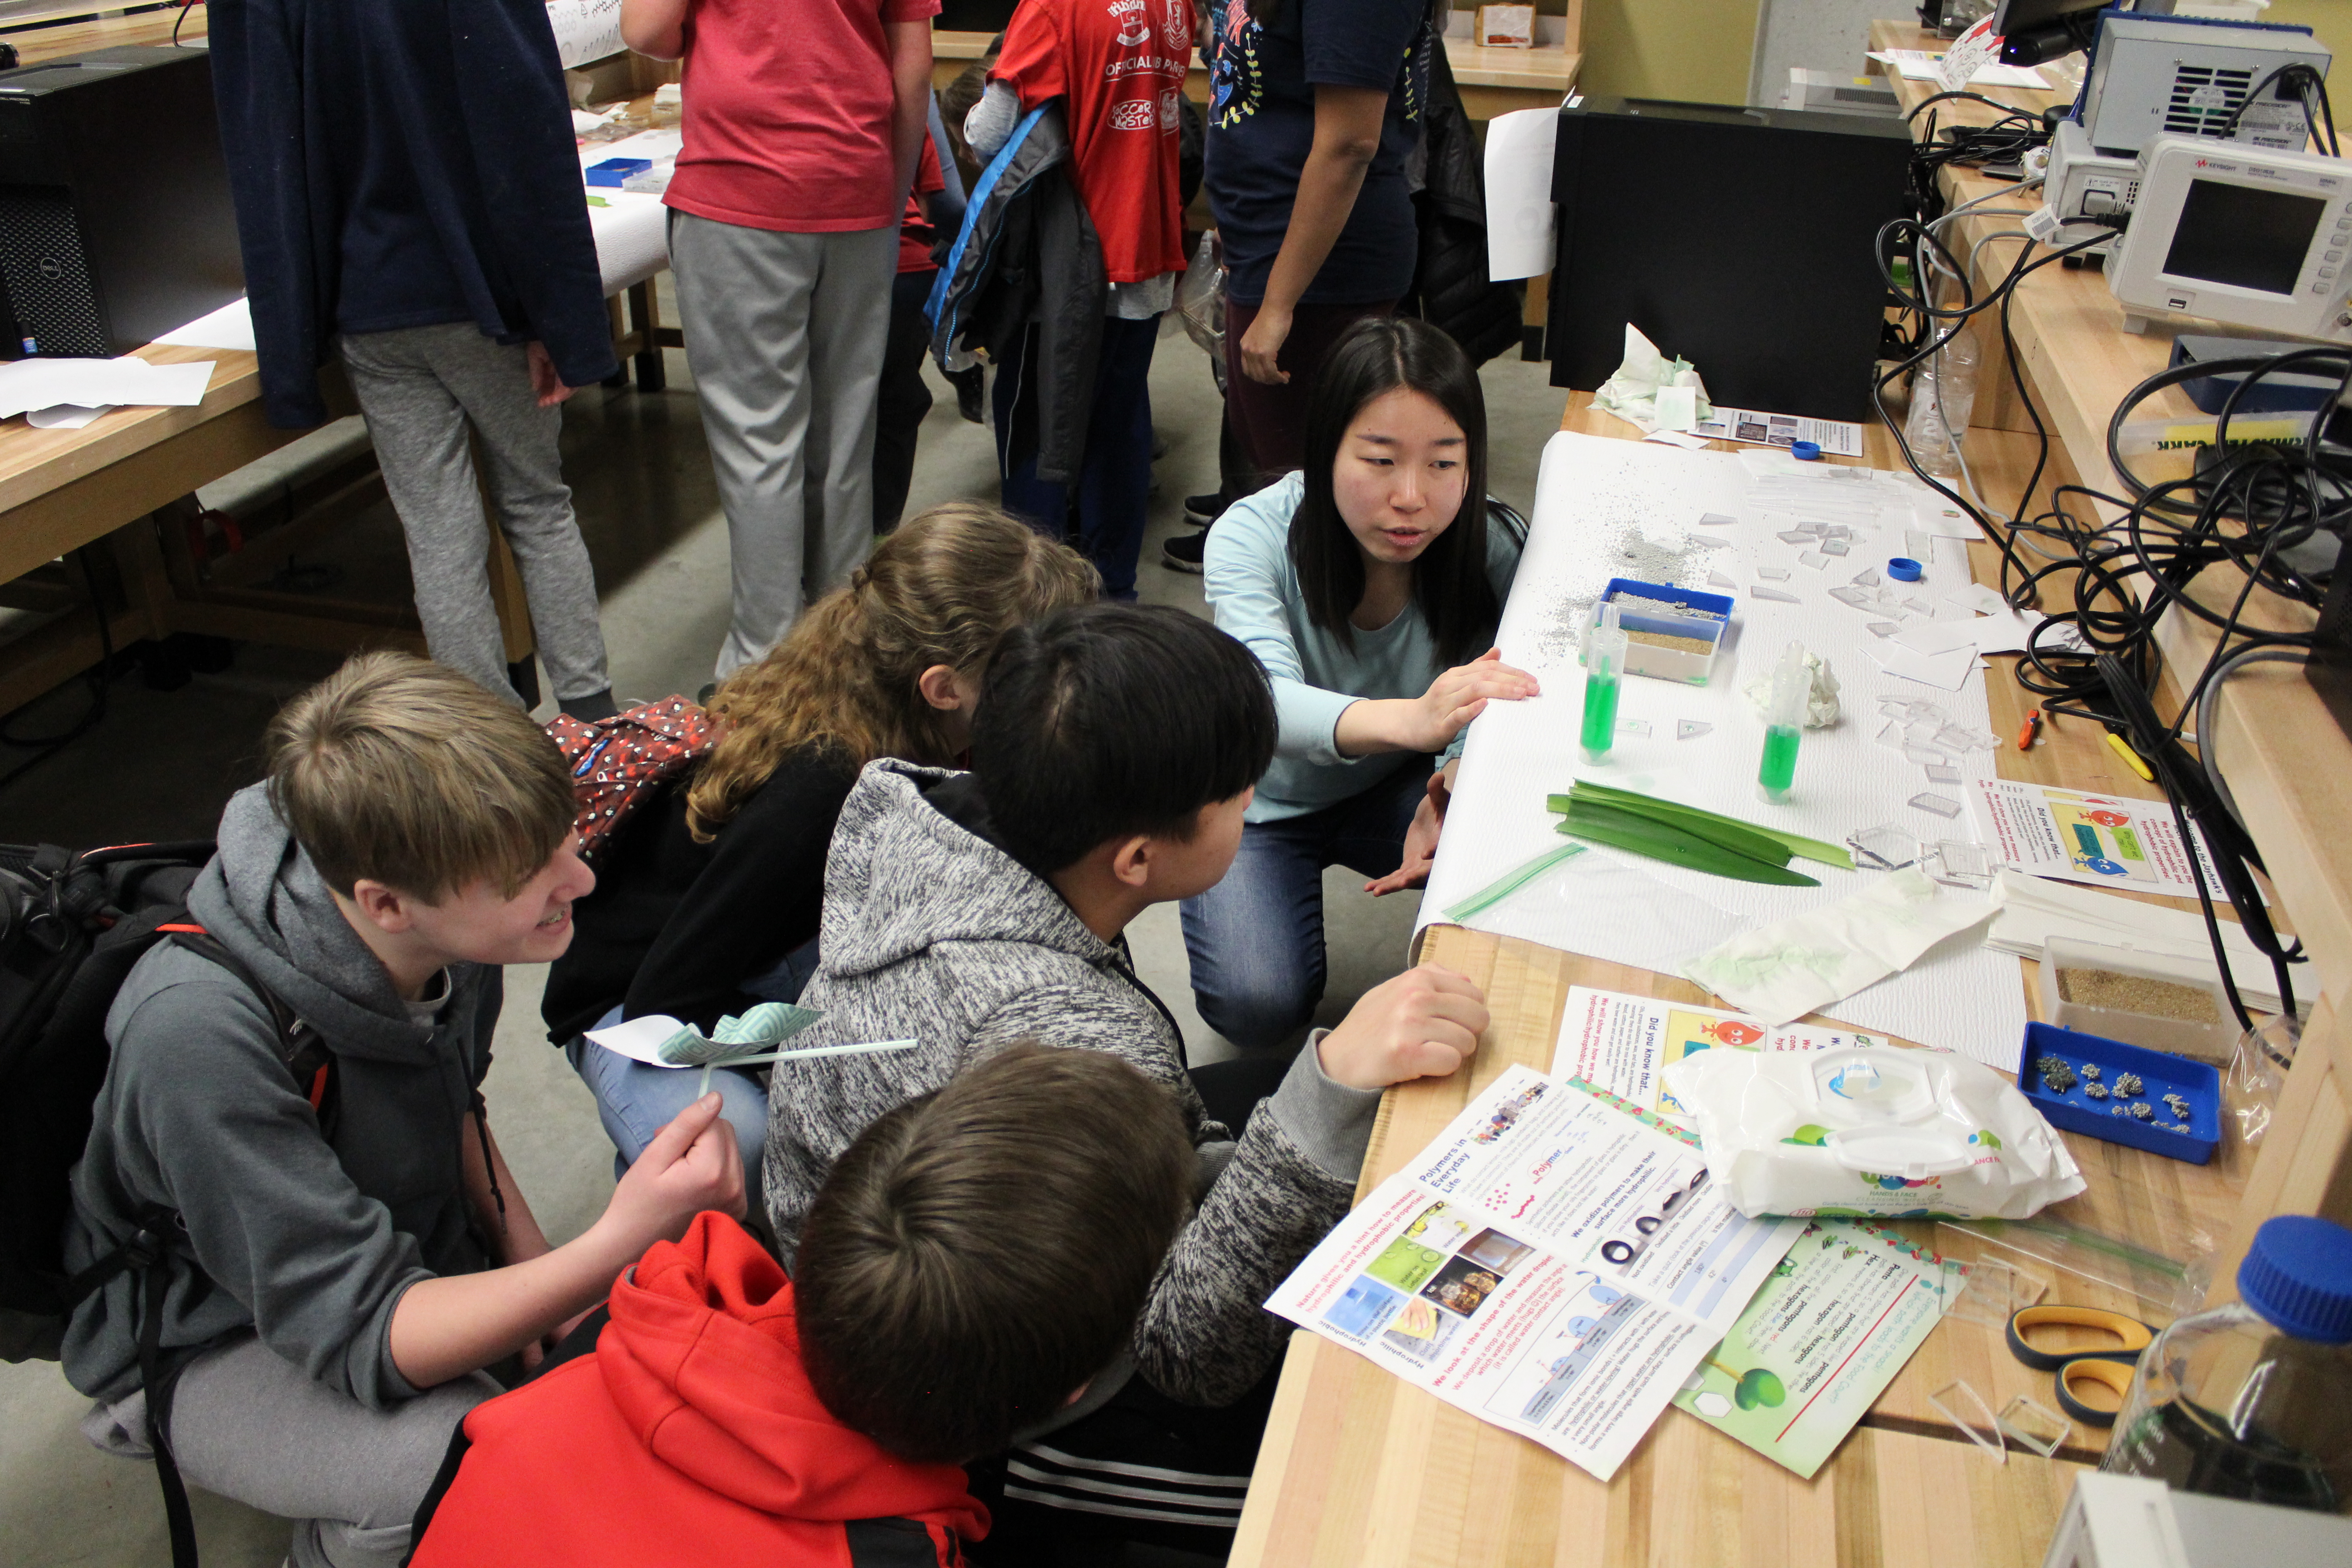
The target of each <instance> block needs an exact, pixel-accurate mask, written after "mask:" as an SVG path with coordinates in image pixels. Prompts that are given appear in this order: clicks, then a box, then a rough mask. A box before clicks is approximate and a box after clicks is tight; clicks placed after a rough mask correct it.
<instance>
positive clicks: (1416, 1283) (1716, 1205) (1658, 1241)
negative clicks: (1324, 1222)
mask: <svg viewBox="0 0 2352 1568" xmlns="http://www.w3.org/2000/svg"><path fill="white" fill-rule="evenodd" d="M1804 1228H1805V1222H1804V1221H1802V1220H1792V1219H1764V1220H1751V1219H1747V1218H1744V1217H1742V1216H1741V1215H1740V1214H1739V1212H1738V1210H1737V1209H1734V1208H1733V1207H1732V1206H1731V1205H1730V1204H1729V1203H1727V1202H1726V1201H1725V1200H1724V1199H1723V1198H1722V1197H1721V1196H1720V1195H1718V1194H1717V1192H1716V1191H1715V1190H1714V1188H1713V1186H1712V1185H1711V1184H1709V1182H1708V1181H1707V1173H1706V1163H1705V1161H1704V1159H1703V1158H1702V1156H1701V1155H1700V1153H1699V1152H1698V1149H1697V1147H1696V1144H1695V1142H1692V1141H1691V1140H1690V1138H1689V1136H1688V1135H1687V1134H1685V1133H1681V1132H1679V1131H1674V1130H1670V1129H1668V1128H1667V1127H1665V1126H1664V1125H1663V1124H1662V1123H1661V1122H1660V1121H1658V1119H1657V1118H1656V1117H1655V1116H1654V1115H1652V1114H1650V1113H1648V1112H1646V1111H1643V1110H1639V1109H1638V1108H1636V1107H1634V1106H1633V1105H1631V1104H1629V1103H1627V1102H1625V1101H1623V1100H1619V1099H1617V1098H1616V1097H1615V1096H1613V1095H1608V1094H1603V1093H1601V1092H1598V1091H1596V1090H1593V1089H1591V1088H1590V1087H1589V1086H1587V1085H1583V1084H1580V1083H1578V1082H1575V1081H1570V1080H1561V1079H1550V1078H1547V1077H1545V1076H1544V1075H1543V1074H1541V1073H1538V1072H1536V1071H1535V1070H1533V1069H1532V1068H1524V1067H1514V1068H1510V1069H1509V1070H1507V1072H1505V1073H1504V1074H1503V1075H1502V1076H1501V1077H1500V1078H1498V1079H1496V1080H1495V1082H1494V1083H1493V1084H1491V1085H1489V1086H1488V1087H1487V1089H1486V1091H1485V1092H1484V1093H1482V1094H1480V1095H1479V1096H1478V1097H1477V1098H1476V1099H1475V1100H1473V1101H1472V1102H1471V1103H1470V1105H1469V1107H1468V1108H1467V1109H1466V1110H1464V1111H1463V1112H1462V1114H1461V1115H1460V1116H1458V1117H1456V1118H1455V1119H1454V1121H1453V1123H1452V1124H1451V1125H1450V1126H1448V1127H1447V1128H1446V1129H1445V1131H1444V1132H1443V1133H1441V1134H1439V1135H1438V1137H1437V1138H1436V1140H1435V1141H1434V1142H1432V1143H1431V1144H1430V1145H1429V1147H1428V1148H1426V1149H1424V1150H1423V1152H1421V1154H1420V1155H1419V1156H1418V1157H1416V1158H1415V1159H1414V1160H1413V1162H1412V1163H1411V1164H1410V1165H1408V1166H1407V1167H1406V1168H1405V1169H1404V1170H1402V1171H1401V1172H1399V1173H1397V1174H1395V1175H1393V1176H1391V1177H1390V1178H1389V1179H1388V1180H1387V1181H1386V1182H1383V1183H1382V1184H1381V1185H1380V1186H1379V1188H1377V1189H1376V1190H1375V1191H1374V1192H1373V1193H1372V1194H1371V1195H1370V1197H1368V1198H1366V1199H1365V1200H1364V1201H1363V1202H1362V1203H1361V1204H1359V1205H1357V1207H1356V1210H1355V1212H1354V1213H1352V1214H1350V1215H1349V1216H1348V1217H1347V1218H1346V1219H1345V1220H1343V1221H1341V1222H1340V1224H1339V1226H1338V1228H1336V1229H1335V1230H1333V1231H1332V1233H1331V1234H1330V1235H1329V1236H1328V1237H1326V1238H1325V1239H1324V1241H1323V1244H1322V1245H1321V1246H1320V1247H1317V1248H1316V1249H1315V1251H1314V1252H1313V1253H1312V1254H1311V1255H1309V1256H1308V1258H1307V1260H1306V1262H1304V1263H1302V1264H1300V1265H1299V1267H1298V1269H1297V1272H1296V1273H1294V1274H1293V1275H1292V1276H1291V1277H1290V1278H1289V1279H1287V1280H1286V1281H1284V1282H1283V1284H1282V1286H1281V1288H1280V1289H1277V1290H1276V1291H1275V1293H1274V1295H1273V1297H1272V1298H1271V1299H1269V1300H1267V1302H1266V1306H1267V1308H1268V1309H1269V1310H1273V1311H1275V1312H1278V1313H1280V1314H1281V1315H1282V1316H1284V1317H1286V1318H1288V1319H1290V1320H1291V1321H1293V1322H1296V1323H1297V1324H1299V1325H1300V1326H1301V1327H1303V1328H1307V1329H1309V1330H1312V1331H1314V1332H1316V1333H1318V1334H1321V1335H1323V1336H1324V1337H1325V1338H1327V1339H1329V1340H1333V1341H1336V1342H1339V1343H1340V1344H1343V1345H1346V1346H1347V1347H1349V1349H1350V1350H1354V1351H1357V1352H1360V1353H1362V1354H1364V1355H1366V1356H1369V1357H1370V1359H1371V1360H1373V1361H1374V1362H1376V1363H1379V1364H1380V1365H1381V1366H1384V1367H1387V1368H1388V1369H1389V1370H1391V1371H1392V1372H1394V1373H1396V1374H1397V1375H1398V1376H1400V1377H1402V1378H1403V1379H1405V1381H1407V1382H1408V1383H1411V1384H1413V1385H1414V1386H1416V1387H1420V1388H1425V1389H1428V1390H1429V1391H1430V1392H1431V1393H1433V1394H1436V1395H1437V1396H1438V1397H1439V1398H1441V1399H1443V1400H1444V1401H1446V1402H1447V1403H1448V1404H1450V1405H1457V1406H1459V1407H1461V1408H1462V1409H1465V1410H1467V1411H1469V1412H1470V1413H1471V1414H1472V1415H1476V1416H1478V1417H1479V1418H1480V1419H1482V1420H1486V1421H1490V1422H1492V1423H1494V1424H1495V1425H1496V1426H1502V1427H1505V1428H1507V1429H1508V1430H1510V1431H1513V1432H1517V1433H1519V1434H1521V1435H1522V1436H1528V1437H1531V1438H1533V1439H1534V1440H1535V1441H1537V1442H1538V1443H1541V1444H1542V1445H1543V1446H1544V1447H1548V1448H1549V1449H1551V1450H1552V1451H1553V1452H1555V1453H1558V1454H1559V1455H1561V1456H1562V1457H1564V1458H1568V1459H1570V1460H1572V1461H1573V1462H1575V1463H1576V1464H1577V1465H1579V1466H1580V1467H1582V1468H1584V1469H1586V1470H1588V1471H1590V1472H1591V1473H1592V1474H1593V1475H1595V1476H1597V1477H1599V1478H1601V1479H1602V1480H1606V1479H1609V1478H1610V1477H1611V1476H1612V1475H1613V1474H1615V1473H1616V1470H1617V1467H1618V1466H1619V1465H1621V1464H1622V1463H1623V1462H1624V1459H1625V1457H1626V1456H1627V1455H1628V1454H1630V1453H1631V1452H1633V1447H1634V1446H1635V1445H1636V1444H1637V1443H1639V1442H1640V1441H1641V1440H1642V1436H1643V1434H1644V1433H1646V1432H1647V1431H1648V1430H1649V1429H1650V1426H1651V1424H1652V1423H1653V1422H1654V1421H1655V1420H1656V1419H1657V1418H1658V1415H1659V1414H1660V1413H1661V1412H1662V1411H1664V1408H1665V1406H1666V1404H1667V1402H1668V1401H1669V1400H1671V1399H1672V1398H1673V1397H1674V1395H1675V1392H1676V1390H1678V1389H1680V1388H1682V1387H1683V1385H1684V1384H1685V1382H1686V1381H1687V1380H1688V1379H1689V1378H1690V1376H1691V1374H1692V1373H1694V1372H1695V1371H1696V1369H1697V1368H1698V1366H1699V1364H1700V1363H1701V1361H1702V1360H1703V1359H1704V1358H1705V1356H1706V1352H1707V1351H1708V1350H1709V1348H1710V1347H1712V1346H1713V1345H1715V1344H1716V1343H1717V1342H1718V1341H1720V1340H1721V1339H1722V1338H1723V1337H1724V1335H1725V1334H1726V1333H1727V1332H1728V1331H1730V1329H1731V1327H1732V1325H1733V1324H1734V1323H1735V1322H1736V1321H1738V1317H1739V1314H1740V1312H1741V1311H1742V1310H1744V1309H1745V1308H1746V1307H1747V1305H1748V1301H1749V1300H1750V1299H1752V1298H1753V1297H1754V1296H1755V1294H1756V1291H1757V1289H1758V1287H1759V1286H1760V1285H1762V1284H1763V1283H1764V1281H1765V1280H1766V1279H1768V1278H1769V1277H1770V1275H1771V1273H1772V1270H1773V1268H1774V1267H1775V1266H1776V1265H1777V1264H1779V1263H1780V1260H1781V1258H1783V1257H1784V1256H1786V1254H1787V1253H1788V1250H1789V1247H1790V1245H1791V1244H1792V1243H1794V1242H1795V1241H1796V1239H1797V1237H1799V1236H1800V1235H1801V1234H1802V1233H1803V1231H1804Z"/></svg>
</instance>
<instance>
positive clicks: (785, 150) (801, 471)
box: [621, 0, 940, 677]
mask: <svg viewBox="0 0 2352 1568" xmlns="http://www.w3.org/2000/svg"><path fill="white" fill-rule="evenodd" d="M939 9H940V0H621V37H622V40H623V41H624V42H625V43H626V44H627V45H628V46H629V47H631V48H633V49H635V50H636V51H637V52H638V53H640V54H645V55H651V56H653V57H655V58H657V59H681V58H682V59H684V61H685V62H686V68H685V72H684V75H683V78H682V86H683V87H684V89H685V95H686V106H685V107H686V117H685V121H684V134H685V146H684V147H683V148H682V149H681V150H680V152H679V153H678V158H677V174H676V175H675V176H674V177H673V178H672V179H671V181H670V185H669V191H668V194H667V195H666V196H665V197H664V198H663V199H664V200H665V201H666V202H667V204H668V205H669V207H670V227H669V254H670V267H671V268H672V270H673V271H674V272H675V273H676V275H677V305H678V316H679V319H680V321H681V324H682V325H683V326H684V328H685V332H686V354H687V361H688V364H689V365H691V366H692V368H693V371H694V379H695V385H696V389H697V390H698V392H699V393H700V395H701V398H702V413H703V429H704V431H705V433H706V434H707V436H708V437H709V443H710V458H711V467H712V468H714V469H715V470H716V471H717V475H718V479H719V500H720V502H721V503H722V504H723V505H724V506H725V508H726V510H727V533H728V541H729V545H730V551H731V553H732V559H733V566H734V580H735V582H734V612H733V618H732V624H731V625H730V627H729V628H728V633H727V641H726V643H725V645H724V646H723V647H720V649H719V663H718V673H719V675H720V676H721V677H724V676H725V675H727V674H728V673H729V672H730V670H733V669H734V668H737V667H738V666H739V665H744V664H749V663H750V662H751V661H752V660H753V659H756V658H760V657H761V655H763V654H765V653H766V652H767V651H768V649H769V648H770V647H773V646H774V645H775V643H776V642H777V640H778V639H779V638H781V637H782V636H783V635H784V633H785V632H786V631H788V630H790V629H791V628H792V625H793V622H794V621H795V620H798V619H799V618H800V614H801V611H802V609H803V606H804V605H806V604H807V603H808V602H809V601H811V600H814V599H816V598H819V597H821V596H823V595H824V594H825V593H826V592H827V591H828V590H830V589H832V588H835V587H837V586H838V585H840V584H842V583H844V582H846V581H847V580H848V578H849V574H850V573H851V572H853V571H854V570H856V566H857V563H859V562H860V561H862V560H864V559H865V557H866V550H867V549H868V548H869V547H870V546H871V545H872V543H873V542H874V425H875V398H876V387H877V382H878V381H879V378H880V375H881V370H882V357H883V349H884V345H885V343H886V342H887V339H888V336H889V330H890V280H891V278H892V276H893V269H892V266H891V260H892V258H893V257H894V256H895V255H896V254H897V249H898V217H899V212H900V209H901V208H903V207H904V206H905V205H906V201H907V193H908V185H909V184H911V183H912V181H913V179H914V175H915V163H916V159H917V157H918V155H919V153H920V151H921V148H922V145H923V143H924V142H925V141H926V140H928V138H927V135H926V132H925V129H924V116H925V114H926V112H927V110H929V104H930V91H931V22H930V19H931V17H932V16H936V15H938V13H939Z"/></svg>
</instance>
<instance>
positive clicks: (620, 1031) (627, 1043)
mask: <svg viewBox="0 0 2352 1568" xmlns="http://www.w3.org/2000/svg"><path fill="white" fill-rule="evenodd" d="M685 1027H686V1026H685V1025H684V1024H681V1023H679V1022H678V1021H677V1019H676V1018H673V1017H671V1016H668V1015H667V1014H666V1013H655V1014H651V1015H649V1016H646V1017H643V1018H631V1019H629V1020H628V1021H627V1022H625V1023H621V1024H615V1025H614V1026H612V1027H611V1028H609V1029H598V1030H596V1031H594V1032H593V1034H592V1035H591V1036H590V1038H592V1039H593V1040H594V1041H595V1042H596V1043H597V1044H598V1045H600V1046H602V1047H604V1048H605V1049H606V1050H608V1051H613V1052H615V1053H617V1054H619V1055H621V1056H625V1057H626V1058H629V1059H630V1060H631V1061H633V1062H643V1063H645V1064H646V1066H647V1067H656V1068H674V1067H677V1065H678V1064H677V1063H676V1062H666V1061H664V1060H662V1059H661V1054H660V1053H661V1046H662V1042H663V1041H664V1040H667V1039H668V1038H669V1037H671V1036H672V1035H675V1034H677V1032H678V1031H679V1030H680V1029H683V1028H685Z"/></svg>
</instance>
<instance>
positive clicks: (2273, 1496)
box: [2099, 1215, 2352, 1513]
mask: <svg viewBox="0 0 2352 1568" xmlns="http://www.w3.org/2000/svg"><path fill="white" fill-rule="evenodd" d="M2238 1295H2239V1298H2240V1299H2239V1300H2236V1301H2233V1302H2231V1304H2230V1305H2228V1306H2226V1307H2217V1308H2215V1309H2213V1310H2211V1311H2209V1312H2200V1313H2198V1314H2196V1315H2195V1316H2194V1317H2189V1318H2183V1319H2181V1320H2180V1321H2179V1322H2177V1323H2175V1324H2173V1325H2172V1326H2171V1327H2170V1328H2168V1329H2167V1330H2165V1331H2164V1332H2162V1333H2161V1334H2158V1336H2157V1338H2156V1342H2155V1343H2154V1344H2152V1345H2150V1346H2148V1348H2147V1351H2146V1352H2145V1353H2143V1354H2142V1355H2141V1357H2140V1361H2139V1373H2138V1375H2137V1377H2135V1378H2134V1379H2133V1381H2132V1390H2131V1395H2130V1397H2129V1398H2127V1399H2126V1400H2125V1401H2124V1408H2123V1413H2122V1414H2121V1415H2118V1416H2117V1417H2116V1428H2115V1437H2114V1439H2113V1440H2112V1441H2111V1442H2109V1443H2108V1445H2107V1455H2106V1458H2105V1460H2104V1461H2102V1462H2101V1464H2100V1466H2099V1468H2101V1469H2102V1470H2105V1471H2108V1472H2111V1473H2113V1474H2116V1475H2126V1476H2150V1477H2153V1478H2155V1479H2158V1480H2160V1481H2162V1482H2164V1483H2165V1484H2166V1485H2167V1486H2169V1487H2173V1488H2177V1489H2179V1490H2182V1491H2192V1492H2203V1493H2206V1494H2207V1495H2209V1496H2211V1497H2224V1498H2235V1499H2238V1500H2242V1501H2245V1502H2263V1503H2275V1504H2278V1505H2280V1506H2283V1507H2287V1508H2306V1509H2312V1510H2316V1511H2318V1512H2321V1513H2352V1230H2347V1229H2345V1228H2344V1226H2340V1225H2337V1224H2336V1223H2335V1222H2334V1221H2333V1220H2325V1219H2316V1218H2312V1217H2309V1216H2306V1215H2282V1216H2281V1217H2279V1218H2276V1219H2271V1220H2266V1221H2264V1222H2263V1226H2262V1228H2261V1229H2260V1230H2258V1231H2256V1232H2255V1233H2254V1244H2253V1246H2252V1248H2250V1249H2249V1250H2248V1251H2247V1253H2246V1258H2245V1261H2244V1262H2243V1263H2241V1264H2240V1265H2239V1266H2238Z"/></svg>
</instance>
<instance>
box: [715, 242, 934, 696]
mask: <svg viewBox="0 0 2352 1568" xmlns="http://www.w3.org/2000/svg"><path fill="white" fill-rule="evenodd" d="M669 258H670V267H671V269H672V270H673V271H674V272H675V273H676V274H677V313H678V319H679V321H681V322H682V323H683V325H684V328H685V331H686V358H687V363H688V364H689V365H690V366H692V367H693V370H694V384H695V388H696V390H697V391H698V393H699V394H700V395H701V397H702V427H703V431H704V434H705V435H706V436H707V437H708V438H709V443H710V463H711V467H712V468H713V469H715V470H716V471H717V474H718V478H719V500H720V502H721V503H722V504H723V505H724V506H725V507H726V509H727V539H728V547H729V549H730V552H731V553H732V556H733V564H734V577H735V604H734V616H733V620H732V623H731V624H730V626H729V627H728V631H727V641H726V643H725V644H724V645H723V646H722V647H720V648H719V675H720V676H721V677H724V676H725V675H726V674H727V673H728V672H729V671H730V670H732V669H734V668H736V667H737V666H739V665H745V664H749V663H751V661H752V660H753V659H756V658H760V657H761V655H763V654H765V653H766V652H767V651H768V649H770V648H771V647H774V646H775V644H776V642H777V639H779V638H781V637H782V636H783V635H784V634H785V633H786V632H788V631H790V630H792V627H793V622H794V621H796V620H798V619H800V615H801V611H802V610H803V608H804V607H805V606H806V605H808V603H809V601H811V600H813V599H818V598H822V597H824V595H826V594H827V593H829V592H831V591H832V590H833V589H835V588H837V587H839V586H840V585H841V584H844V583H845V582H847V581H848V580H849V574H850V573H852V572H854V571H856V569H857V565H858V563H860V562H862V561H864V560H865V559H866V551H867V550H869V549H870V548H872V546H873V543H874V400H875V393H876V389H877V387H878V386H879V384H880V383H881V377H882V354H883V350H884V348H885V347H886V346H887V343H888V342H889V338H890V285H891V283H892V282H893V281H894V280H895V279H897V277H898V229H897V228H896V227H895V226H894V227H890V228H869V229H858V230H856V231H853V232H851V233H846V234H782V233H777V232H773V231H772V230H769V229H763V228H745V227H742V226H739V225H736V224H729V223H713V222H712V221H711V220H710V219H709V218H703V217H697V216H694V215H693V214H691V213H683V212H679V211H677V210H676V209H675V208H673V209H672V210H671V212H670V216H669Z"/></svg>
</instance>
